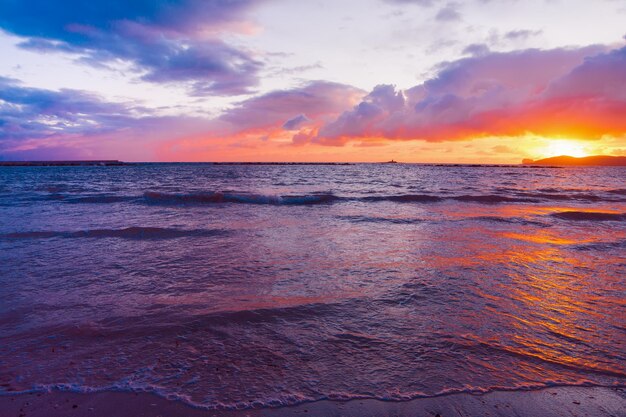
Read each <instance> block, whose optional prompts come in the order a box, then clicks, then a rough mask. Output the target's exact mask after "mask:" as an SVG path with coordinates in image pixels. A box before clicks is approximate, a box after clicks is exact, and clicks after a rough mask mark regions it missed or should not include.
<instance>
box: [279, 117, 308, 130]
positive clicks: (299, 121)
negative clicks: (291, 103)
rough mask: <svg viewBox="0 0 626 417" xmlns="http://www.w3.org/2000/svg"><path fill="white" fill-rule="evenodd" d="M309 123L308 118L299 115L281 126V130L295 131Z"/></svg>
mask: <svg viewBox="0 0 626 417" xmlns="http://www.w3.org/2000/svg"><path fill="white" fill-rule="evenodd" d="M309 121H310V119H309V118H308V117H306V116H305V115H304V114H299V115H297V116H296V117H294V118H293V119H289V120H287V121H286V122H285V123H284V124H283V129H285V130H296V129H298V128H299V127H301V126H302V125H304V124H305V123H307V122H309Z"/></svg>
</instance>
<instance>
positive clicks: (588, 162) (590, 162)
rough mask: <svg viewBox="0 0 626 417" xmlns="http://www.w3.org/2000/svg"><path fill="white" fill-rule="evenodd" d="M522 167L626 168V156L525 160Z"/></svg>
mask: <svg viewBox="0 0 626 417" xmlns="http://www.w3.org/2000/svg"><path fill="white" fill-rule="evenodd" d="M522 165H557V166H558V165H564V166H605V167H615V166H626V156H609V155H594V156H584V157H581V158H577V157H574V156H568V155H561V156H553V157H551V158H544V159H537V160H532V159H524V160H523V161H522Z"/></svg>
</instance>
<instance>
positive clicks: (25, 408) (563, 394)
mask: <svg viewBox="0 0 626 417" xmlns="http://www.w3.org/2000/svg"><path fill="white" fill-rule="evenodd" d="M0 415H1V416H2V417H13V416H14V417H66V416H72V417H83V416H84V417H100V416H102V417H115V416H120V417H131V416H132V417H144V416H145V417H158V416H161V417H168V416H176V417H209V416H220V417H221V416H231V417H244V416H250V417H260V416H268V417H287V416H301V415H306V416H336V417H339V416H343V417H374V416H396V417H403V416H411V417H414V416H437V415H439V416H441V417H451V416H472V417H474V416H528V417H564V416H569V417H572V416H613V417H625V416H626V389H622V388H598V387H555V388H547V389H542V390H536V391H496V392H491V393H488V394H484V395H471V394H451V395H445V396H440V397H435V398H420V399H416V400H413V401H406V402H388V401H377V400H353V401H347V402H340V401H318V402H314V403H307V404H302V405H298V406H294V407H283V408H275V409H259V410H243V411H208V410H202V409H197V408H192V407H189V406H188V405H185V404H183V403H181V402H176V401H169V400H166V399H163V398H160V397H158V396H156V395H153V394H148V393H143V394H132V393H122V392H103V393H97V394H76V393H68V392H52V393H46V394H20V395H6V396H0Z"/></svg>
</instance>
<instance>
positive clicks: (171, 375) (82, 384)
mask: <svg viewBox="0 0 626 417" xmlns="http://www.w3.org/2000/svg"><path fill="white" fill-rule="evenodd" d="M558 385H577V386H580V385H585V386H608V387H616V386H621V387H624V386H626V168H619V167H613V168H603V167H583V168H574V167H568V168H554V167H535V168H531V167H520V166H463V165H459V166H451V165H447V166H445V165H444V166H429V165H417V164H352V165H237V164H183V163H177V164H156V163H155V164H131V165H124V166H104V167H103V166H55V167H45V166H43V167H39V166H26V167H0V395H14V394H16V393H22V392H47V391H51V390H63V391H73V392H100V391H127V392H153V393H155V394H157V395H160V396H163V397H165V398H169V399H173V400H180V401H184V402H186V403H188V404H190V405H192V406H196V407H205V408H209V409H246V408H263V407H281V406H286V405H292V404H299V403H302V402H309V401H317V400H323V399H328V400H350V399H356V398H375V399H381V400H387V401H403V400H408V399H414V398H420V397H430V396H438V395H442V394H448V393H453V392H471V393H482V392H487V391H490V390H498V389H501V390H527V389H535V388H542V387H549V386H558Z"/></svg>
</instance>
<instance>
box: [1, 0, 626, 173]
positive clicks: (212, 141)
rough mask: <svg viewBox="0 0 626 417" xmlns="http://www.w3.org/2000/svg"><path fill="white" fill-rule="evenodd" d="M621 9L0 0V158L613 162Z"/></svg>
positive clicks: (507, 1)
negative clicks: (602, 157)
mask: <svg viewBox="0 0 626 417" xmlns="http://www.w3.org/2000/svg"><path fill="white" fill-rule="evenodd" d="M625 22H626V2H625V1H623V0H594V1H588V0H467V1H456V2H455V1H440V0H311V1H296V0H135V1H129V0H107V1H104V0H91V1H83V0H63V1H60V0H59V1H54V0H28V1H26V0H0V56H1V57H2V59H0V160H31V159H32V160H34V159H120V160H125V161H385V160H389V159H395V160H398V161H402V162H484V163H518V162H520V161H521V160H522V159H523V158H532V159H537V158H543V157H549V156H556V155H561V154H568V155H573V156H584V155H592V154H608V155H626V24H624V23H625Z"/></svg>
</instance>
